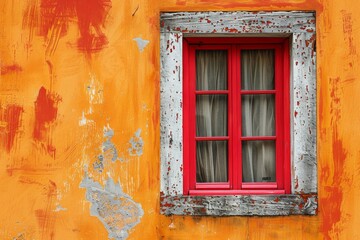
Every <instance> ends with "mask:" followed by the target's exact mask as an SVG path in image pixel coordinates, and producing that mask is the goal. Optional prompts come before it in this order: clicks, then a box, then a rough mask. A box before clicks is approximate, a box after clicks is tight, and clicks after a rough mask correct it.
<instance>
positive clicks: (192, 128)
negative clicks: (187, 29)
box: [188, 46, 196, 189]
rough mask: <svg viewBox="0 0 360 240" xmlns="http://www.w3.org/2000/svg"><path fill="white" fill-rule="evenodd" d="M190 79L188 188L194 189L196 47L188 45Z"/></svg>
mask: <svg viewBox="0 0 360 240" xmlns="http://www.w3.org/2000/svg"><path fill="white" fill-rule="evenodd" d="M189 53H190V56H189V57H190V58H189V63H190V66H189V67H190V68H189V70H190V73H189V76H190V79H189V80H190V81H189V93H190V94H189V98H188V99H189V107H190V108H189V109H190V111H189V123H190V125H189V129H190V131H189V134H190V138H189V140H190V142H189V143H190V144H189V147H190V149H189V154H190V156H189V160H188V161H189V166H190V169H191V170H192V171H190V176H189V177H190V185H189V187H190V189H194V188H195V186H196V140H195V137H196V94H195V90H196V48H195V47H193V46H191V47H190V51H189Z"/></svg>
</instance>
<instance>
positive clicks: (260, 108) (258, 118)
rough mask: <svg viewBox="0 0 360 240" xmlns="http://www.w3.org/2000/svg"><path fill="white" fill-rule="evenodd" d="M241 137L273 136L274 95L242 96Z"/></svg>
mask: <svg viewBox="0 0 360 240" xmlns="http://www.w3.org/2000/svg"><path fill="white" fill-rule="evenodd" d="M241 101H242V102H241V105H242V136H274V135H275V95H272V94H258V95H243V96H242V98H241Z"/></svg>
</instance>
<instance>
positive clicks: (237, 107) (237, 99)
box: [231, 45, 242, 189]
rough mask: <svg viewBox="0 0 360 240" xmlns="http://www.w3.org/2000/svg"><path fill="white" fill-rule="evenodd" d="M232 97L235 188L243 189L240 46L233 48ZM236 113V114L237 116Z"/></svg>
mask: <svg viewBox="0 0 360 240" xmlns="http://www.w3.org/2000/svg"><path fill="white" fill-rule="evenodd" d="M232 56H233V61H232V66H233V68H234V69H233V72H232V76H231V77H232V82H233V88H232V95H233V103H234V104H233V109H232V111H233V112H234V114H233V115H234V118H233V122H234V125H235V126H236V128H235V129H234V130H233V139H232V141H233V154H234V160H233V161H234V165H235V167H234V171H235V172H237V174H236V179H234V180H235V181H234V188H235V189H241V184H242V164H241V158H242V157H241V154H242V151H241V150H242V146H241V141H240V136H241V117H242V115H241V114H242V112H241V96H240V87H241V75H240V73H241V68H240V66H241V65H240V64H241V63H240V47H239V45H233V46H232ZM235 113H236V114H235Z"/></svg>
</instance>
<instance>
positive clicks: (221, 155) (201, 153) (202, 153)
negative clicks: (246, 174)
mask: <svg viewBox="0 0 360 240" xmlns="http://www.w3.org/2000/svg"><path fill="white" fill-rule="evenodd" d="M227 149H228V148H227V141H201V142H197V143H196V182H227V181H228V153H227Z"/></svg>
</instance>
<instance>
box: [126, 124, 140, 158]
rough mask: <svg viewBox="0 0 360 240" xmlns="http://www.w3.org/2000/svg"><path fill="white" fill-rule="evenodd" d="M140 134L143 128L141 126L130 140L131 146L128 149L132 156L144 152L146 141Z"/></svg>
mask: <svg viewBox="0 0 360 240" xmlns="http://www.w3.org/2000/svg"><path fill="white" fill-rule="evenodd" d="M140 134H141V129H140V128H139V129H138V130H137V131H136V132H135V134H134V136H133V137H132V138H131V139H130V141H129V143H130V148H129V149H128V150H129V154H130V156H141V155H142V154H143V146H144V142H143V140H142V138H141V136H140Z"/></svg>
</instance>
